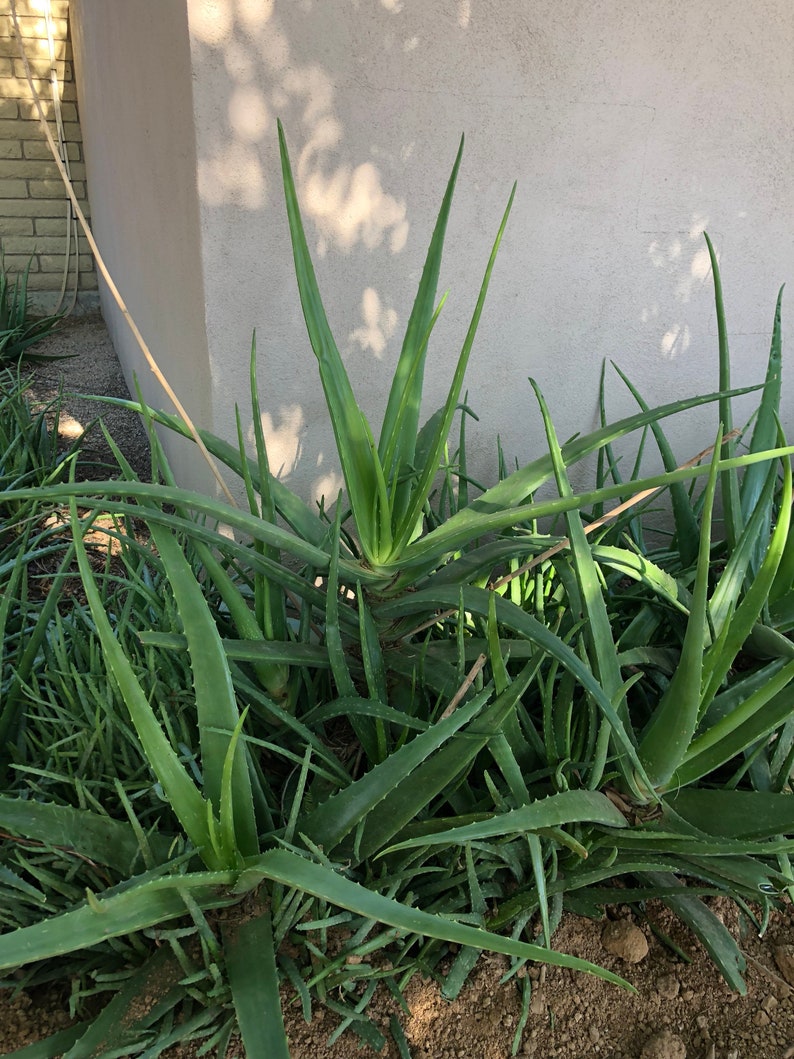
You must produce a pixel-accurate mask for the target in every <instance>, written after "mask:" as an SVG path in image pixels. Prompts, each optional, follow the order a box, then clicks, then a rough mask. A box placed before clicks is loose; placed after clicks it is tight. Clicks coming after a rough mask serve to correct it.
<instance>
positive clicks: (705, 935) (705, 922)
mask: <svg viewBox="0 0 794 1059" xmlns="http://www.w3.org/2000/svg"><path fill="white" fill-rule="evenodd" d="M644 874H645V876H646V878H648V879H649V880H650V881H651V882H652V883H653V884H654V885H655V886H678V887H680V888H681V890H682V893H681V896H680V897H665V898H662V901H663V902H664V904H666V905H667V906H668V908H670V909H671V910H672V911H673V912H675V914H676V915H677V916H678V917H679V919H681V920H683V922H684V923H686V925H687V926H688V927H689V928H690V930H691V931H692V932H693V933H694V934H695V935H696V936H697V937H698V938H699V939H700V941H701V942H702V944H703V946H704V947H705V949H706V951H707V952H708V954H709V955H710V956H711V958H712V960H713V961H714V963H715V964H716V965H717V967H718V968H719V970H720V972H721V974H722V975H723V977H724V978H725V981H726V982H727V983H728V985H729V986H730V987H731V988H732V989H735V990H736V992H737V993H741V995H742V996H744V995H745V994H746V993H747V986H746V985H745V983H744V978H743V977H742V975H743V974H744V972H745V970H746V969H747V962H746V960H745V958H744V956H743V955H742V952H741V950H740V948H739V946H738V945H737V944H736V941H735V940H734V938H733V936H732V935H731V933H730V931H729V930H728V929H727V927H726V926H725V924H724V923H723V922H722V920H721V919H718V918H717V916H716V915H715V914H714V913H713V912H712V911H711V909H709V908H707V907H706V905H704V904H703V902H702V901H701V900H700V899H699V898H697V897H691V896H687V894H686V892H685V891H684V884H683V883H681V882H679V880H678V879H676V878H675V876H674V875H670V874H669V873H666V872H646V873H644Z"/></svg>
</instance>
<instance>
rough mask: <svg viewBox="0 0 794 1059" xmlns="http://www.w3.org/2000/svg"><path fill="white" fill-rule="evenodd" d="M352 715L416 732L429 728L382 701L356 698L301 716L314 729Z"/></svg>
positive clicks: (335, 700) (326, 704) (336, 701)
mask: <svg viewBox="0 0 794 1059" xmlns="http://www.w3.org/2000/svg"><path fill="white" fill-rule="evenodd" d="M354 713H360V714H361V715H362V716H364V717H375V718H376V719H377V720H379V721H385V722H387V723H388V724H394V725H397V726H398V727H400V728H409V729H411V730H416V731H417V732H426V731H427V730H428V728H430V724H429V722H428V721H423V720H422V719H421V718H420V717H411V716H410V714H407V713H404V712H403V711H402V710H396V709H394V707H392V706H387V705H386V704H385V703H384V702H383V700H382V699H361V698H359V697H358V696H353V697H352V698H340V699H334V701H333V702H328V703H325V704H323V705H322V706H317V707H315V708H314V709H313V710H310V711H309V712H308V713H305V714H303V715H302V716H303V720H304V721H305V722H306V723H307V724H311V726H312V728H316V727H317V726H319V725H321V724H324V723H325V722H326V721H330V720H332V719H333V718H334V717H349V716H350V715H351V714H354Z"/></svg>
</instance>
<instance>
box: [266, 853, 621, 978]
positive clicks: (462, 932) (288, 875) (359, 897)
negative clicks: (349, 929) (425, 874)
mask: <svg viewBox="0 0 794 1059" xmlns="http://www.w3.org/2000/svg"><path fill="white" fill-rule="evenodd" d="M247 875H248V877H249V878H250V879H251V880H252V881H253V879H254V878H255V877H256V875H261V876H263V877H264V878H268V879H271V880H273V881H274V882H280V883H281V884H282V885H284V886H289V887H295V888H296V889H299V890H302V891H303V892H305V893H310V894H314V895H315V896H316V897H320V898H321V899H322V900H324V901H327V902H328V903H329V904H332V905H336V906H337V907H339V908H348V909H350V911H352V912H356V913H358V914H359V915H362V916H365V917H366V918H368V919H372V920H374V921H375V922H378V923H384V924H386V925H388V926H393V927H396V928H397V929H398V930H401V931H404V932H405V933H408V934H420V935H423V936H425V937H428V938H438V939H440V940H442V941H450V942H453V943H456V944H458V945H470V946H472V947H473V948H476V949H484V950H487V951H489V952H501V953H504V954H505V955H507V956H517V957H518V958H519V959H527V960H538V961H540V962H541V963H549V964H553V965H554V966H557V967H569V968H570V969H571V970H576V971H587V972H589V973H590V974H595V975H597V976H598V977H599V978H604V979H605V980H606V981H608V982H613V983H614V984H615V985H622V986H624V987H626V988H628V989H632V986H630V985H628V983H627V982H626V981H625V980H624V979H622V978H620V977H618V975H616V974H613V973H612V972H611V971H607V970H605V969H604V968H603V967H598V966H596V965H595V964H592V963H588V962H587V961H586V960H581V959H579V958H578V957H575V956H569V955H568V954H567V953H561V952H555V950H554V949H546V948H543V947H542V946H540V945H530V944H528V943H527V942H522V941H514V940H513V939H512V938H503V937H501V935H499V934H493V933H491V932H490V931H488V930H482V929H480V928H478V927H470V926H467V925H466V924H463V923H456V922H455V921H454V920H452V919H449V918H446V917H442V916H438V915H435V914H432V913H428V912H423V911H421V910H420V909H418V908H412V907H409V906H408V905H404V904H400V903H399V902H398V901H395V900H392V899H391V898H388V897H384V896H383V895H382V894H379V893H374V892H373V891H372V890H368V889H366V888H365V887H363V886H361V885H359V884H358V883H355V882H352V881H351V880H350V879H346V878H345V877H344V876H343V875H340V874H338V873H337V872H335V871H332V870H331V869H330V868H327V867H325V866H324V865H322V864H315V863H313V862H312V861H309V860H305V859H304V858H303V857H300V856H298V855H297V854H295V853H291V852H290V851H288V850H281V849H279V850H270V851H268V852H267V853H264V854H262V855H261V856H260V857H258V858H257V859H256V860H255V861H254V862H252V864H251V866H250V868H249V869H248V872H247Z"/></svg>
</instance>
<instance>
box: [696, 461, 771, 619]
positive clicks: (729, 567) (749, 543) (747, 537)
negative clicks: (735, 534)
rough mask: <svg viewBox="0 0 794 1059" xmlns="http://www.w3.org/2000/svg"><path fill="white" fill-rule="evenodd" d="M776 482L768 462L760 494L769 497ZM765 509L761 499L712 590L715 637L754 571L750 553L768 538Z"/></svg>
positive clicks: (710, 615)
mask: <svg viewBox="0 0 794 1059" xmlns="http://www.w3.org/2000/svg"><path fill="white" fill-rule="evenodd" d="M758 466H760V465H758ZM776 484H777V467H776V466H775V464H771V465H770V466H769V467H767V469H766V480H765V483H764V490H763V494H762V497H766V499H768V500H771V499H772V495H773V493H774V490H775V486H776ZM764 508H765V505H764V503H763V502H762V503H760V504H758V505H757V506H756V507H755V509H754V510H753V511H752V512H751V514H750V517H749V518H748V520H747V522H746V524H745V526H744V529H743V530H742V533H741V536H740V537H739V539H738V540H737V542H736V545H735V546H734V548H733V549H732V551H731V553H730V555H729V556H728V560H727V562H726V563H725V567H724V569H723V571H722V573H721V574H720V578H719V581H718V582H717V584H716V585H715V587H714V591H713V592H712V595H711V599H710V601H709V617H710V618H711V624H712V626H713V628H714V633H715V636H716V637H719V636H720V635H721V634H723V633H724V632H725V631H726V629H725V625H726V623H727V622H731V621H732V620H733V613H734V610H735V609H736V605H737V603H738V601H739V599H740V598H741V595H742V591H743V589H744V587H745V584H746V582H747V580H748V576H750V572H751V571H752V573H756V572H757V565H756V568H755V569H754V570H753V569H752V560H753V555H754V554H755V552H756V551H757V548H758V542H759V539H761V538H763V539H764V540H766V541H768V539H769V533H768V529H767V532H764V524H765V523H767V524H768V512H767V511H765V510H764Z"/></svg>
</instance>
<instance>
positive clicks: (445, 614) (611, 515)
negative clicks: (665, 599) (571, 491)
mask: <svg viewBox="0 0 794 1059" xmlns="http://www.w3.org/2000/svg"><path fill="white" fill-rule="evenodd" d="M739 434H741V431H740V430H732V431H731V432H730V433H729V434H726V435H725V436H724V437H723V439H722V441H721V442H720V444H721V445H724V444H725V442H726V441H732V440H733V438H736V437H738V436H739ZM713 451H714V446H713V445H709V447H708V448H707V449H703V451H702V452H699V453H698V454H697V456H693V457H692V459H691V460H687V461H686V463H682V464H681V465H680V466H678V467H676V470H677V471H686V470H688V469H689V468H690V467H695V466H696V465H697V464H698V463H700V461H701V460H703V459H705V458H706V456H710V455H711V453H712V452H713ZM665 488H666V486H664V485H658V486H657V487H656V488H655V489H643V490H642V491H641V492H639V493H637V494H636V495H635V496H633V497H631V498H630V499H629V500H625V501H624V502H623V503H622V504H618V506H617V507H613V508H612V510H611V511H607V513H606V514H605V515H602V516H601V518H598V519H596V520H595V522H591V523H590V524H589V525H588V526H585V527H584V531H585V533H593V532H595V530H597V529H600V527H601V526H604V525H606V523H607V522H611V521H612V519H615V518H617V516H618V515H622V514H623V512H624V511H628V510H629V509H630V508H632V507H635V506H636V505H637V504H640V503H642V501H643V500H647V499H648V497H649V496H653V495H654V493H659V492H661V491H662V489H665ZM570 543H571V542H570V540H569V538H568V537H563V539H562V540H561V541H558V543H557V544H555V545H554V546H553V547H552V548H547V549H546V551H545V552H541V554H540V555H536V556H535V558H534V559H530V560H529V561H528V562H526V563H524V564H523V565H522V566H519V567H518V569H517V570H513V571H512V573H509V574H505V576H504V577H500V578H499V580H498V581H492V582H491V583H490V584H489V585H488V588H489V590H490V591H492V592H493V591H496V589H497V588H502V587H503V586H504V585H507V584H509V583H510V582H511V581H513V580H514V579H515V578H516V577H520V576H521V574H525V573H527V571H528V570H534V568H535V567H536V566H539V565H540V564H541V563H545V561H546V560H547V559H550V558H551V557H552V555H556V554H557V553H558V552H561V551H563V549H565V548H567V547H568V546H569V544H570ZM457 613H458V610H457V607H453V608H452V609H451V610H442V611H441V612H440V613H439V614H436V615H434V617H432V618H430V619H429V621H425V622H423V623H422V624H421V625H417V627H416V628H415V629H411V631H410V632H409V633H406V636H415V635H416V634H417V633H418V632H423V631H424V630H425V629H430V628H432V626H433V625H435V624H436V623H437V622H439V621H443V620H444V618H451V617H452V616H453V614H457Z"/></svg>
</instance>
